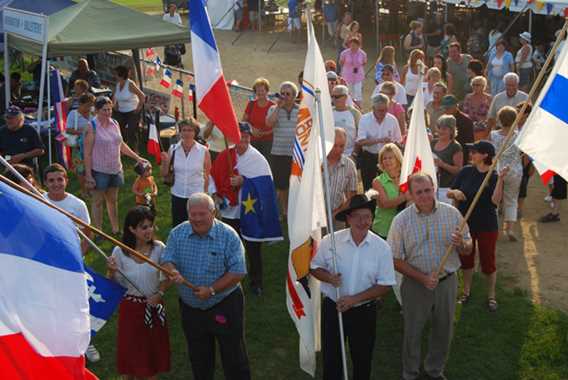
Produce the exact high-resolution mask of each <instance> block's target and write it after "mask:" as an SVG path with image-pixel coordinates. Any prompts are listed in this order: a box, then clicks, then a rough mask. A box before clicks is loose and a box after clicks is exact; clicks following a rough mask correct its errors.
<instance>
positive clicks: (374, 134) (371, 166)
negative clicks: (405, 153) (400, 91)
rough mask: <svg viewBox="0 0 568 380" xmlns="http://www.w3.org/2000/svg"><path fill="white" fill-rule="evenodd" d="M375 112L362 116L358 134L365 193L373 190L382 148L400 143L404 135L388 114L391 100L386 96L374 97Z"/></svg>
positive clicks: (394, 118)
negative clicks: (388, 144)
mask: <svg viewBox="0 0 568 380" xmlns="http://www.w3.org/2000/svg"><path fill="white" fill-rule="evenodd" d="M372 100H373V110H372V112H369V113H366V114H364V115H363V116H361V120H360V121H359V130H358V132H357V142H356V144H357V146H359V147H360V148H361V153H360V154H359V168H360V169H361V176H362V177H363V188H364V189H365V191H367V190H369V189H370V188H371V185H372V183H373V179H375V177H376V176H377V159H378V154H379V151H380V150H381V148H382V147H383V146H384V145H385V144H387V143H391V142H392V143H400V142H401V141H402V135H401V133H400V126H399V125H398V120H397V119H396V117H394V116H393V115H391V114H389V113H388V112H387V110H388V105H389V98H388V97H387V96H386V95H384V94H378V95H376V96H375V97H373V99H372Z"/></svg>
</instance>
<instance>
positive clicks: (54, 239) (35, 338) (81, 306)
mask: <svg viewBox="0 0 568 380" xmlns="http://www.w3.org/2000/svg"><path fill="white" fill-rule="evenodd" d="M0 215H2V217H1V218H0V268H2V275H0V289H2V291H1V292H0V351H2V354H1V355H0V374H2V375H1V376H0V377H2V378H3V379H47V380H55V379H57V380H77V379H79V380H85V379H96V377H95V376H94V375H93V374H92V373H91V372H89V371H88V370H87V369H86V368H85V359H84V356H83V355H84V353H85V351H86V349H87V346H88V344H89V340H90V330H91V327H90V322H89V300H88V299H89V295H88V292H87V282H86V281H85V271H84V268H83V258H82V256H81V247H80V241H79V236H78V235H77V232H76V227H75V225H74V224H73V222H72V221H71V220H70V219H69V218H67V217H66V216H64V215H63V214H61V213H59V212H57V211H55V210H53V209H51V208H50V207H48V206H46V205H44V204H42V203H40V202H37V201H35V200H33V199H31V198H30V197H29V196H27V195H25V194H23V193H21V192H19V191H17V190H14V189H12V188H11V187H10V186H8V185H6V184H4V183H0ZM30 236H33V239H30Z"/></svg>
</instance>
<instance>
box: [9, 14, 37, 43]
mask: <svg viewBox="0 0 568 380" xmlns="http://www.w3.org/2000/svg"><path fill="white" fill-rule="evenodd" d="M3 21H4V31H5V32H9V33H13V34H17V35H18V36H21V37H24V38H28V39H30V40H34V41H37V42H42V43H43V42H44V41H45V37H46V33H47V17H46V16H44V15H40V14H37V13H31V12H25V11H21V10H18V9H12V8H4V20H3Z"/></svg>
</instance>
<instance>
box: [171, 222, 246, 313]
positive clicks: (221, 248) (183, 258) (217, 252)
mask: <svg viewBox="0 0 568 380" xmlns="http://www.w3.org/2000/svg"><path fill="white" fill-rule="evenodd" d="M161 262H162V263H172V264H174V265H175V267H176V269H177V270H178V271H179V272H180V273H181V275H182V276H183V277H184V278H185V279H187V280H188V281H189V282H191V283H192V284H193V285H195V286H211V285H212V284H213V283H214V282H215V281H217V280H218V279H219V278H220V277H222V276H223V275H224V274H225V273H227V272H230V273H235V274H246V273H247V271H246V264H245V250H244V247H243V244H242V242H241V239H239V235H238V234H237V233H236V232H235V230H234V229H232V228H231V227H230V226H228V225H226V224H225V223H222V222H220V221H218V220H215V221H213V226H212V227H211V229H210V230H209V232H208V233H207V235H205V236H203V237H201V236H199V235H198V234H196V233H194V232H193V229H192V227H191V224H190V223H189V222H184V223H182V224H180V225H178V226H177V227H175V228H174V229H173V230H172V231H171V232H170V236H169V237H168V242H167V244H166V250H165V252H164V254H163V256H162V260H161ZM237 287H238V285H235V286H233V287H231V288H228V289H225V290H224V291H222V292H218V293H217V294H215V295H214V296H213V297H210V298H209V299H207V300H200V299H199V298H197V297H196V296H195V295H194V294H193V291H192V290H191V289H190V288H188V287H187V286H185V285H183V284H180V285H178V293H179V296H180V297H181V299H182V301H183V302H184V303H186V304H187V305H189V306H191V307H194V308H198V309H203V310H205V309H209V308H211V307H213V306H215V305H216V304H218V303H219V302H221V301H222V300H223V299H224V298H225V297H227V296H228V295H229V294H231V292H233V291H234V290H235V289H236V288H237Z"/></svg>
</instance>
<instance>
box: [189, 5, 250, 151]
mask: <svg viewBox="0 0 568 380" xmlns="http://www.w3.org/2000/svg"><path fill="white" fill-rule="evenodd" d="M189 9H190V11H189V17H190V20H191V49H192V53H193V68H194V71H195V85H196V90H197V91H196V92H197V94H196V95H197V100H198V102H199V103H198V105H199V108H200V109H201V111H203V113H204V114H205V116H207V118H208V119H209V120H211V121H212V122H213V124H215V125H216V126H217V127H218V128H219V129H220V130H221V131H222V132H223V134H224V135H225V137H227V139H228V140H230V141H231V142H233V143H238V142H239V141H240V139H241V133H240V131H239V128H238V122H237V115H236V114H235V110H234V108H233V102H232V100H231V97H230V96H229V90H228V88H227V84H226V82H225V77H224V75H223V68H222V67H221V58H220V56H219V51H218V49H217V43H216V42H215V37H214V36H213V30H212V29H211V22H210V20H209V15H208V14H207V9H206V8H205V2H204V0H189Z"/></svg>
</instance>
